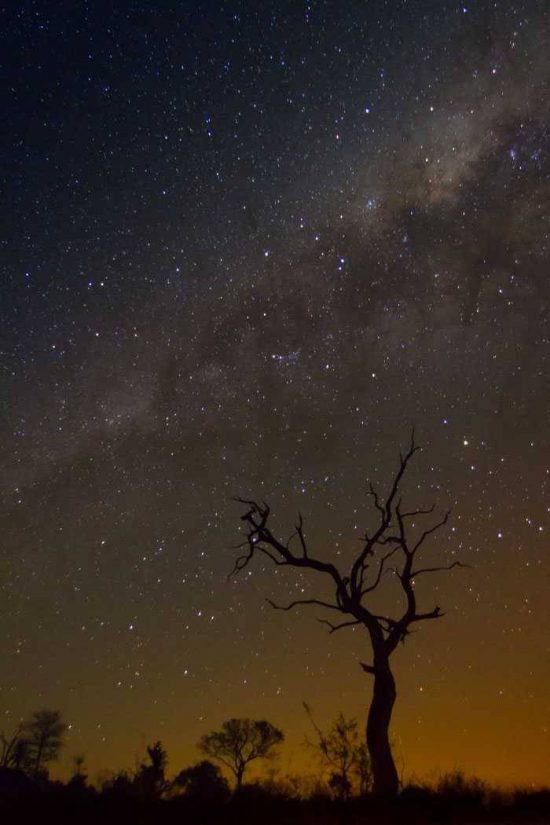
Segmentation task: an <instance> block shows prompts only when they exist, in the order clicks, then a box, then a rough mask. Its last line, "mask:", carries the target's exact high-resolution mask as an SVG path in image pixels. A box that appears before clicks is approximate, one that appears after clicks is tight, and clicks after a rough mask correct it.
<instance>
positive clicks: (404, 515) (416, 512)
mask: <svg viewBox="0 0 550 825" xmlns="http://www.w3.org/2000/svg"><path fill="white" fill-rule="evenodd" d="M434 510H435V504H432V506H431V507H427V508H426V509H425V510H423V509H419V510H409V512H408V513H401V517H402V518H414V516H428V515H429V514H430V513H433V511H434Z"/></svg>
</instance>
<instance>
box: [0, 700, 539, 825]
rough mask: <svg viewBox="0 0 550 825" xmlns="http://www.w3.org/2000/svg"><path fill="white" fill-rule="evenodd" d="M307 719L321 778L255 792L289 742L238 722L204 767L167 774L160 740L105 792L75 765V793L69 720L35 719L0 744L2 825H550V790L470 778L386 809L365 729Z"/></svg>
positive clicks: (38, 715) (269, 782) (267, 784)
mask: <svg viewBox="0 0 550 825" xmlns="http://www.w3.org/2000/svg"><path fill="white" fill-rule="evenodd" d="M305 708H306V712H307V714H308V717H309V720H310V723H311V730H312V732H313V736H312V737H311V739H310V740H308V744H309V746H310V747H311V748H312V749H313V750H314V752H315V753H316V754H317V756H318V760H319V775H318V776H317V777H309V778H305V777H291V776H287V777H283V778H277V779H275V778H273V776H271V777H270V778H265V779H263V780H262V781H254V782H250V781H247V777H248V769H249V767H250V765H251V764H252V763H254V762H263V763H264V764H265V763H266V762H267V763H269V762H271V761H272V760H273V759H275V758H276V757H277V755H278V753H279V748H280V746H281V745H282V744H283V743H284V734H283V732H282V731H281V730H280V729H278V728H277V727H275V726H274V725H272V724H271V723H270V722H268V721H266V720H252V719H229V720H227V721H226V722H224V723H223V724H222V725H221V727H220V729H219V730H216V731H212V732H210V733H207V734H205V735H204V736H202V737H201V739H200V740H199V742H198V743H197V745H198V748H199V750H200V752H201V754H202V756H203V757H204V758H203V759H202V760H200V761H198V762H197V763H195V764H193V765H189V766H187V767H185V768H183V769H182V770H179V771H177V772H176V773H174V774H172V775H169V773H168V754H167V752H166V750H165V748H164V747H163V745H162V743H161V742H160V741H157V742H154V743H152V744H150V745H148V746H147V747H146V749H145V752H144V754H143V758H142V761H141V762H140V763H139V764H138V765H137V766H136V768H135V770H134V771H133V772H127V771H119V772H116V773H111V774H110V775H109V776H108V777H105V776H104V778H103V781H101V782H100V783H99V784H98V786H97V787H94V786H92V785H91V784H90V783H89V781H88V776H87V772H86V765H85V757H84V756H83V755H76V756H74V757H73V773H72V776H71V777H70V779H69V780H68V781H67V782H66V783H62V782H59V781H54V780H51V779H50V777H49V767H50V766H51V763H53V762H54V761H55V760H57V759H58V757H59V755H60V753H61V750H62V748H63V746H64V743H65V734H66V732H67V726H66V724H65V723H64V721H63V719H62V717H61V714H60V713H59V711H52V710H39V711H36V712H35V713H34V714H32V716H31V717H30V718H29V719H27V720H26V721H24V722H22V723H21V724H19V725H17V726H16V728H15V729H14V730H12V731H11V732H10V733H9V734H8V733H6V732H1V733H0V822H4V821H5V822H11V821H13V822H15V821H17V822H18V823H24V822H27V821H29V822H31V821H32V822H36V821H37V819H40V820H42V821H44V819H45V818H46V819H47V821H55V822H58V823H67V825H68V823H73V822H79V824H80V825H86V823H89V825H93V824H94V823H99V822H101V825H110V823H122V822H135V823H143V825H149V823H151V825H153V823H164V822H166V823H171V822H174V823H175V822H178V823H180V825H184V823H186V822H189V823H195V822H204V823H207V822H212V823H220V825H221V823H222V822H223V823H233V822H234V823H242V822H246V823H253V822H261V823H262V825H268V823H273V825H276V824H277V823H284V824H285V825H286V824H287V823H288V825H292V823H296V825H302V823H303V825H306V823H317V825H324V823H327V825H332V823H334V825H340V824H341V823H342V822H346V823H350V825H351V823H357V825H359V823H362V822H364V823H367V822H368V823H373V825H376V823H390V822H391V823H401V822H403V823H405V822H407V823H423V824H424V823H425V825H428V823H432V822H433V823H436V822H437V823H442V822H446V821H453V822H463V823H469V822H471V821H473V820H475V821H476V822H480V823H481V822H499V823H501V825H503V823H513V822H520V821H521V822H523V821H530V822H533V823H535V822H537V823H542V822H545V823H548V821H550V790H540V791H537V792H534V791H516V792H514V793H509V794H506V793H503V792H498V791H495V790H492V789H491V788H489V787H488V786H487V785H486V784H485V783H484V782H482V781H480V780H477V779H466V778H465V777H464V775H463V774H462V773H460V772H455V773H452V774H448V775H445V776H443V777H442V778H441V779H440V781H439V782H438V783H437V784H436V786H435V787H426V786H422V785H418V784H409V785H406V786H404V787H403V788H402V789H401V792H400V794H399V796H398V797H396V798H391V799H389V798H381V797H379V796H377V795H375V794H373V793H372V771H371V768H370V761H369V756H368V751H367V748H366V746H365V742H364V740H363V738H362V737H361V735H360V733H359V727H358V724H357V722H356V720H354V719H347V718H346V717H345V716H344V715H343V714H340V715H339V716H338V717H337V719H336V720H335V721H334V722H333V724H332V725H330V726H329V727H328V728H327V729H326V730H323V729H322V728H321V727H320V726H319V725H318V724H317V723H316V722H315V721H314V719H313V716H312V714H311V710H310V709H309V707H308V706H305ZM222 768H223V769H224V770H225V775H224V773H223V772H222ZM268 776H269V772H268ZM228 777H229V780H228Z"/></svg>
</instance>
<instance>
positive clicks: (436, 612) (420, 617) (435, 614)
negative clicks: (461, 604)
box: [410, 607, 445, 622]
mask: <svg viewBox="0 0 550 825" xmlns="http://www.w3.org/2000/svg"><path fill="white" fill-rule="evenodd" d="M444 615H445V614H444V613H443V612H442V610H441V608H440V607H434V609H433V610H430V612H429V613H415V615H414V616H413V617H412V619H410V621H411V622H423V621H424V620H425V619H440V618H441V617H442V616H444Z"/></svg>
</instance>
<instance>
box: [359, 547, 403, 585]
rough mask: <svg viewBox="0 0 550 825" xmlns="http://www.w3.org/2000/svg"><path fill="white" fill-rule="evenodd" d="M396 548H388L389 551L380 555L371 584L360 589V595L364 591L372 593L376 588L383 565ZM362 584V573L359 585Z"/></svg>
mask: <svg viewBox="0 0 550 825" xmlns="http://www.w3.org/2000/svg"><path fill="white" fill-rule="evenodd" d="M397 550H398V548H397V547H394V548H393V550H390V551H389V553H386V555H385V556H382V558H381V559H380V563H379V565H378V574H377V576H376V578H375V580H374V581H373V583H372V584H371V585H369V586H368V587H365V588H364V589H363V590H361V596H364V595H365V594H366V593H372V591H373V590H376V588H377V587H378V585H379V584H380V579H381V578H382V575H383V573H384V566H385V564H386V562H387V560H388V559H389V558H391V556H393V555H394V553H395V552H396V551H397ZM362 585H363V575H361V586H362Z"/></svg>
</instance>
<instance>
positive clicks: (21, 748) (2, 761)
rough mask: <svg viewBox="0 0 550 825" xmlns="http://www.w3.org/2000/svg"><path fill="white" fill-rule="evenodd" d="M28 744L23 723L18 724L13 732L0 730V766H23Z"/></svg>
mask: <svg viewBox="0 0 550 825" xmlns="http://www.w3.org/2000/svg"><path fill="white" fill-rule="evenodd" d="M26 746H27V743H26V741H25V740H24V738H23V724H22V723H20V724H19V725H17V727H16V728H15V730H14V731H13V733H10V734H7V733H6V732H5V731H0V767H2V768H18V769H19V768H21V765H22V762H23V759H24V753H25V751H26Z"/></svg>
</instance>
